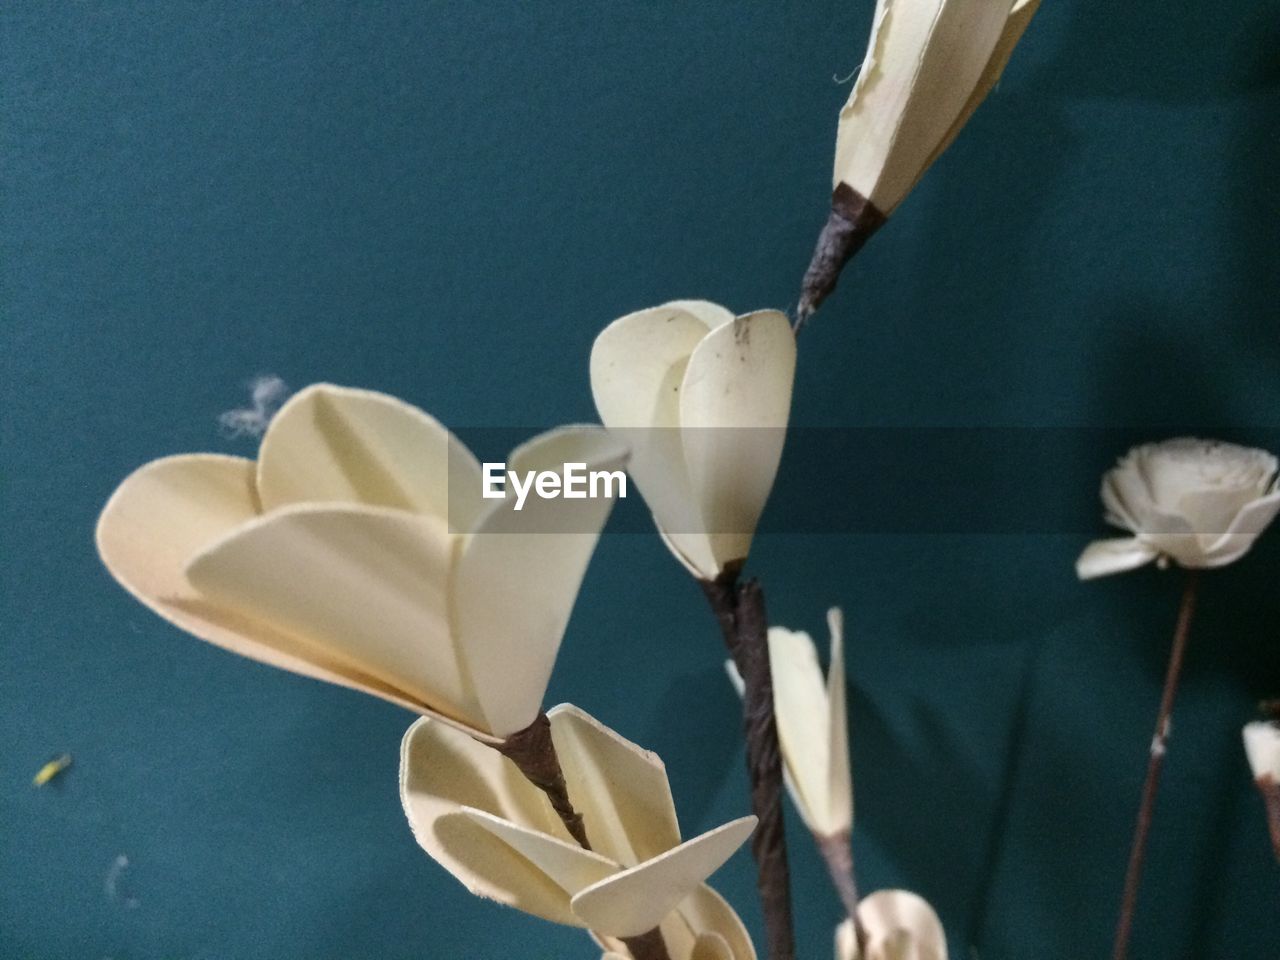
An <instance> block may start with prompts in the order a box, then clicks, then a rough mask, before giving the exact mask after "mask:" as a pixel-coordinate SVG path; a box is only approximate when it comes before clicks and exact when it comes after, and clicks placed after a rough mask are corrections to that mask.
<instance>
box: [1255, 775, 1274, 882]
mask: <svg viewBox="0 0 1280 960" xmlns="http://www.w3.org/2000/svg"><path fill="white" fill-rule="evenodd" d="M1254 783H1256V784H1257V785H1258V792H1259V793H1261V794H1262V800H1263V802H1264V803H1265V804H1266V808H1267V831H1268V832H1269V833H1270V834H1271V848H1272V849H1273V850H1274V851H1275V852H1276V863H1280V783H1278V782H1276V780H1275V779H1274V778H1273V777H1272V776H1271V775H1270V774H1266V775H1264V776H1261V777H1258V779H1257V780H1255V781H1254Z"/></svg>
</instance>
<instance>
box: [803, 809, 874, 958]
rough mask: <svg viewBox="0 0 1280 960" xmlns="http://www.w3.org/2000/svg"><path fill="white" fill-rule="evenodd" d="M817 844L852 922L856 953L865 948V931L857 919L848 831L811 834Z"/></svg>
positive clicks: (862, 951) (855, 890) (855, 884)
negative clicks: (830, 834)
mask: <svg viewBox="0 0 1280 960" xmlns="http://www.w3.org/2000/svg"><path fill="white" fill-rule="evenodd" d="M813 839H814V842H815V843H817V845H818V852H819V853H821V854H822V859H823V860H824V861H826V864H827V873H829V874H830V875H831V883H832V885H833V886H834V887H835V888H836V893H837V894H839V895H840V902H841V903H842V904H844V912H845V913H846V914H848V915H849V919H850V920H851V921H852V922H853V933H854V936H855V937H856V938H857V941H858V955H859V956H862V955H863V954H865V953H866V950H867V931H866V928H864V927H863V926H862V921H861V920H859V919H858V881H857V876H856V874H855V873H854V869H853V849H852V847H851V846H850V837H849V834H848V833H837V834H834V835H832V836H825V837H824V836H821V835H819V834H816V833H815V834H814V835H813Z"/></svg>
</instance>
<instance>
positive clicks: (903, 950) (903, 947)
mask: <svg viewBox="0 0 1280 960" xmlns="http://www.w3.org/2000/svg"><path fill="white" fill-rule="evenodd" d="M858 921H859V922H860V923H861V924H862V928H863V930H864V931H865V933H866V937H867V943H866V947H867V949H866V953H865V955H862V956H859V952H858V943H857V939H856V937H855V936H854V929H853V921H852V920H846V921H845V922H844V923H842V924H840V926H838V927H837V928H836V951H835V952H836V960H947V935H946V932H945V931H944V930H943V929H942V921H941V920H939V919H938V915H937V913H935V912H934V910H933V907H931V906H929V903H928V901H926V900H925V899H924V898H923V897H920V896H918V895H916V894H914V893H911V892H910V891H908V890H880V891H877V892H876V893H873V894H871V896H869V897H866V898H865V899H864V900H863V901H862V903H861V904H859V906H858Z"/></svg>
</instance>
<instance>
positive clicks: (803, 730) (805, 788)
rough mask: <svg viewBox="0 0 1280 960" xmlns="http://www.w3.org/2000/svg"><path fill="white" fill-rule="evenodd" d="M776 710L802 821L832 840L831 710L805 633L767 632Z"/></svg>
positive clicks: (810, 644) (816, 660)
mask: <svg viewBox="0 0 1280 960" xmlns="http://www.w3.org/2000/svg"><path fill="white" fill-rule="evenodd" d="M769 666H770V669H771V671H772V673H773V712H774V716H775V718H776V719H777V724H778V741H779V744H780V745H781V747H782V755H783V758H784V760H785V761H786V766H787V771H788V772H789V773H790V774H791V780H792V782H793V783H794V784H795V788H796V792H797V793H798V794H799V800H800V802H799V803H798V804H797V808H798V810H799V813H800V816H801V819H803V820H804V822H805V826H807V827H808V828H809V829H810V830H811V831H812V832H814V833H816V834H818V835H820V836H828V835H830V833H831V832H832V831H830V830H829V829H828V828H829V824H830V820H831V817H830V811H829V810H828V797H829V794H830V787H829V779H830V778H829V774H828V757H829V755H830V743H829V740H828V737H829V735H830V726H831V722H830V718H829V717H830V711H829V709H828V706H827V691H826V689H825V686H824V684H823V679H822V668H821V667H820V666H819V665H818V653H817V650H816V649H815V648H814V645H813V640H812V639H810V637H809V635H808V634H807V633H804V632H802V631H792V630H787V629H786V628H784V627H770V628H769Z"/></svg>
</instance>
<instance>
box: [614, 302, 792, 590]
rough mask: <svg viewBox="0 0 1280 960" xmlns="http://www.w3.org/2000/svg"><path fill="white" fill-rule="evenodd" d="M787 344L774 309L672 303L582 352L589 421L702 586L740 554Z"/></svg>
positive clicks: (763, 483)
mask: <svg viewBox="0 0 1280 960" xmlns="http://www.w3.org/2000/svg"><path fill="white" fill-rule="evenodd" d="M795 365H796V343H795V335H794V334H793V333H792V332H791V324H790V323H789V322H788V321H787V318H786V317H785V316H783V315H782V314H781V313H779V312H777V311H776V310H761V311H759V312H756V313H749V314H746V315H745V316H741V317H734V315H733V314H732V313H730V312H729V311H728V310H726V309H725V308H724V307H721V306H717V305H716V304H714V303H706V302H704V301H700V300H680V301H674V302H672V303H667V304H664V305H662V306H660V307H654V308H652V309H649V310H641V311H639V312H638V313H632V314H629V315H628V316H625V317H622V318H621V319H620V320H615V321H614V322H613V323H611V324H610V325H609V326H608V327H606V328H605V329H604V331H603V332H602V333H601V334H600V335H599V336H598V337H597V338H596V342H595V346H594V347H593V348H592V351H591V391H592V393H593V394H594V396H595V401H596V409H597V410H598V411H599V412H600V419H601V421H603V423H604V425H605V426H606V427H608V428H609V430H610V431H611V432H615V433H617V434H618V436H619V437H620V439H622V440H624V441H625V442H626V445H627V446H628V447H629V448H630V450H631V460H630V464H629V467H628V469H629V470H630V472H631V476H632V478H633V479H634V480H635V483H636V486H637V487H639V488H640V492H641V493H642V494H643V495H644V498H645V502H646V503H647V504H648V506H649V509H650V511H652V513H653V516H654V520H655V522H656V523H657V525H658V529H659V531H660V532H661V533H662V536H663V539H664V541H665V542H666V544H667V546H668V547H669V548H670V549H671V551H672V553H674V554H675V555H676V557H677V558H678V559H679V560H680V561H681V563H683V564H684V565H685V567H686V568H687V569H688V570H689V571H690V572H691V573H692V574H693V575H694V576H695V577H698V578H700V579H702V580H714V579H715V578H716V577H717V576H718V575H719V574H720V573H721V572H722V571H723V570H724V569H725V568H726V567H730V566H732V565H734V564H740V563H741V562H742V561H743V560H745V559H746V556H747V553H748V551H749V550H750V548H751V539H752V537H753V535H754V534H755V529H756V524H757V523H758V522H759V520H760V513H761V511H763V510H764V505H765V501H766V500H768V498H769V491H770V490H771V489H772V487H773V480H774V476H775V475H776V474H777V471H778V461H779V460H780V458H781V456H782V446H783V441H784V440H785V438H786V427H787V421H788V418H789V416H790V411H791V385H792V379H793V377H794V374H795Z"/></svg>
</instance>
